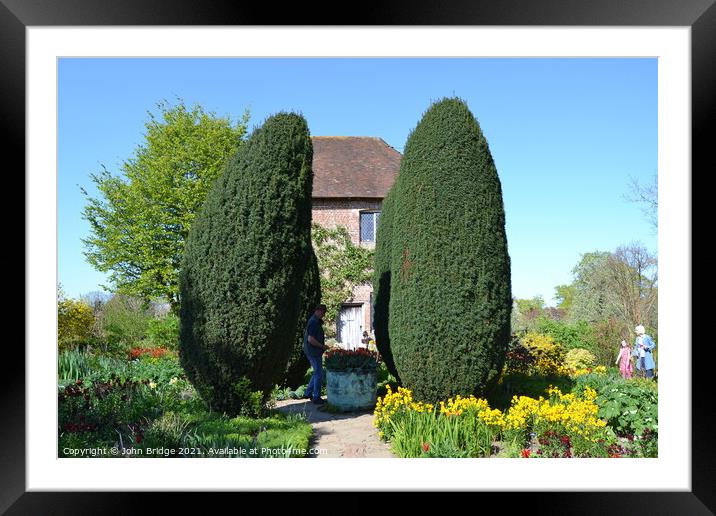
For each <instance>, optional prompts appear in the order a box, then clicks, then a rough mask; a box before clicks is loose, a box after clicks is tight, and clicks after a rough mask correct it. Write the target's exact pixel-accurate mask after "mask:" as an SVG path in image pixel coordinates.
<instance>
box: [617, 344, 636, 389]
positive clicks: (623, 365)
mask: <svg viewBox="0 0 716 516" xmlns="http://www.w3.org/2000/svg"><path fill="white" fill-rule="evenodd" d="M615 364H619V372H620V373H621V374H622V378H624V379H625V380H626V379H628V378H631V375H632V368H631V348H630V347H629V344H627V341H625V340H623V341H622V347H621V348H619V355H618V356H617V361H616V362H615Z"/></svg>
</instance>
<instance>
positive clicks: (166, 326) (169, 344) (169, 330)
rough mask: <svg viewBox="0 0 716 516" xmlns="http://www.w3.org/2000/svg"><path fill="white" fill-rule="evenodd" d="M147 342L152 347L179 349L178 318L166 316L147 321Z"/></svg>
mask: <svg viewBox="0 0 716 516" xmlns="http://www.w3.org/2000/svg"><path fill="white" fill-rule="evenodd" d="M147 342H148V343H149V344H150V345H151V346H152V347H157V348H167V349H172V350H176V349H178V347H179V317H177V316H176V315H174V314H171V313H169V314H167V315H165V316H164V317H159V318H154V319H150V320H149V325H148V327H147Z"/></svg>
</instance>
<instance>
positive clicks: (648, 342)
mask: <svg viewBox="0 0 716 516" xmlns="http://www.w3.org/2000/svg"><path fill="white" fill-rule="evenodd" d="M634 331H635V332H636V342H635V343H634V350H633V351H632V356H635V357H636V369H637V371H639V373H640V374H641V376H643V377H646V378H654V366H655V363H654V357H653V356H652V352H653V350H654V348H655V347H656V344H655V343H654V341H653V340H652V339H651V337H649V335H647V334H646V332H645V330H644V327H643V326H642V325H641V324H640V325H639V326H637V327H636V328H634Z"/></svg>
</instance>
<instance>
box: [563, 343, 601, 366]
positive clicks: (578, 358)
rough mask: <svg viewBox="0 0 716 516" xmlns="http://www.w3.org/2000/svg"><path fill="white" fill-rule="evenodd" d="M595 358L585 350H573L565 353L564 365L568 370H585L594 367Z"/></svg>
mask: <svg viewBox="0 0 716 516" xmlns="http://www.w3.org/2000/svg"><path fill="white" fill-rule="evenodd" d="M596 360H597V358H596V357H595V356H594V355H593V354H592V353H590V352H589V351H587V350H586V349H580V348H573V349H570V350H569V351H567V354H566V355H565V357H564V365H565V366H566V367H567V368H568V369H573V370H576V369H587V368H590V367H592V366H593V365H594V363H595V362H596Z"/></svg>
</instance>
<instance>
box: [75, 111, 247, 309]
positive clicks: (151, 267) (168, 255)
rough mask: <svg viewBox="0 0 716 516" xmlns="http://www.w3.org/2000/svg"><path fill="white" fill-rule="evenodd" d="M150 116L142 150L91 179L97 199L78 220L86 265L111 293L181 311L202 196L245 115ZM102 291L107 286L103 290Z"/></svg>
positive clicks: (237, 138)
mask: <svg viewBox="0 0 716 516" xmlns="http://www.w3.org/2000/svg"><path fill="white" fill-rule="evenodd" d="M158 109H159V111H160V112H159V114H158V115H154V114H152V113H149V121H148V122H147V123H146V126H145V127H146V134H145V139H144V143H143V144H142V145H140V146H138V147H137V149H136V150H135V152H134V155H133V156H132V157H131V158H129V159H128V160H126V161H124V163H122V165H121V175H120V176H115V175H112V174H111V173H110V172H109V171H107V169H105V168H104V167H103V170H102V172H100V173H99V174H92V175H91V178H92V182H93V183H94V185H95V186H96V188H97V190H98V192H99V196H98V197H96V198H94V197H90V196H89V194H88V193H87V191H86V190H85V189H82V192H83V193H84V194H85V196H86V197H87V201H88V202H87V205H86V206H85V208H84V211H83V216H84V218H85V219H86V220H87V221H89V223H90V232H91V235H90V236H89V237H88V238H86V239H83V242H84V245H85V256H86V257H87V261H88V262H89V263H90V264H91V265H92V266H93V267H94V268H96V269H97V270H99V271H101V272H106V273H109V279H110V281H111V283H112V288H111V289H112V290H113V291H117V292H119V293H123V294H127V295H135V296H140V297H142V298H145V299H152V298H164V299H167V300H168V301H169V302H170V303H171V306H172V310H173V311H174V312H176V311H177V310H178V304H179V296H178V271H179V265H180V261H181V255H182V252H183V249H184V242H185V240H186V237H187V235H188V234H189V230H190V228H191V225H192V223H193V221H194V218H195V216H196V213H197V211H198V210H199V208H200V207H201V205H202V203H203V202H204V200H205V198H206V194H207V192H208V190H209V188H210V186H211V185H212V183H213V182H214V180H215V179H216V178H217V177H218V176H219V174H220V173H221V171H222V170H223V167H224V165H225V162H226V161H227V159H228V158H229V157H230V156H231V155H232V154H234V153H235V152H236V150H237V148H238V147H239V145H240V143H241V141H242V138H243V136H244V135H245V133H246V125H247V122H248V114H247V113H245V114H244V116H243V118H242V119H241V120H240V121H239V122H237V123H232V122H231V121H230V120H229V119H228V118H218V117H216V116H215V115H214V114H213V113H208V112H205V111H204V110H203V109H202V108H201V107H200V106H194V107H192V108H187V107H186V106H185V105H184V103H183V102H182V101H179V103H178V104H177V105H176V106H173V107H171V106H169V105H168V104H167V103H165V102H160V103H159V104H158ZM105 288H107V287H105Z"/></svg>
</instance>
